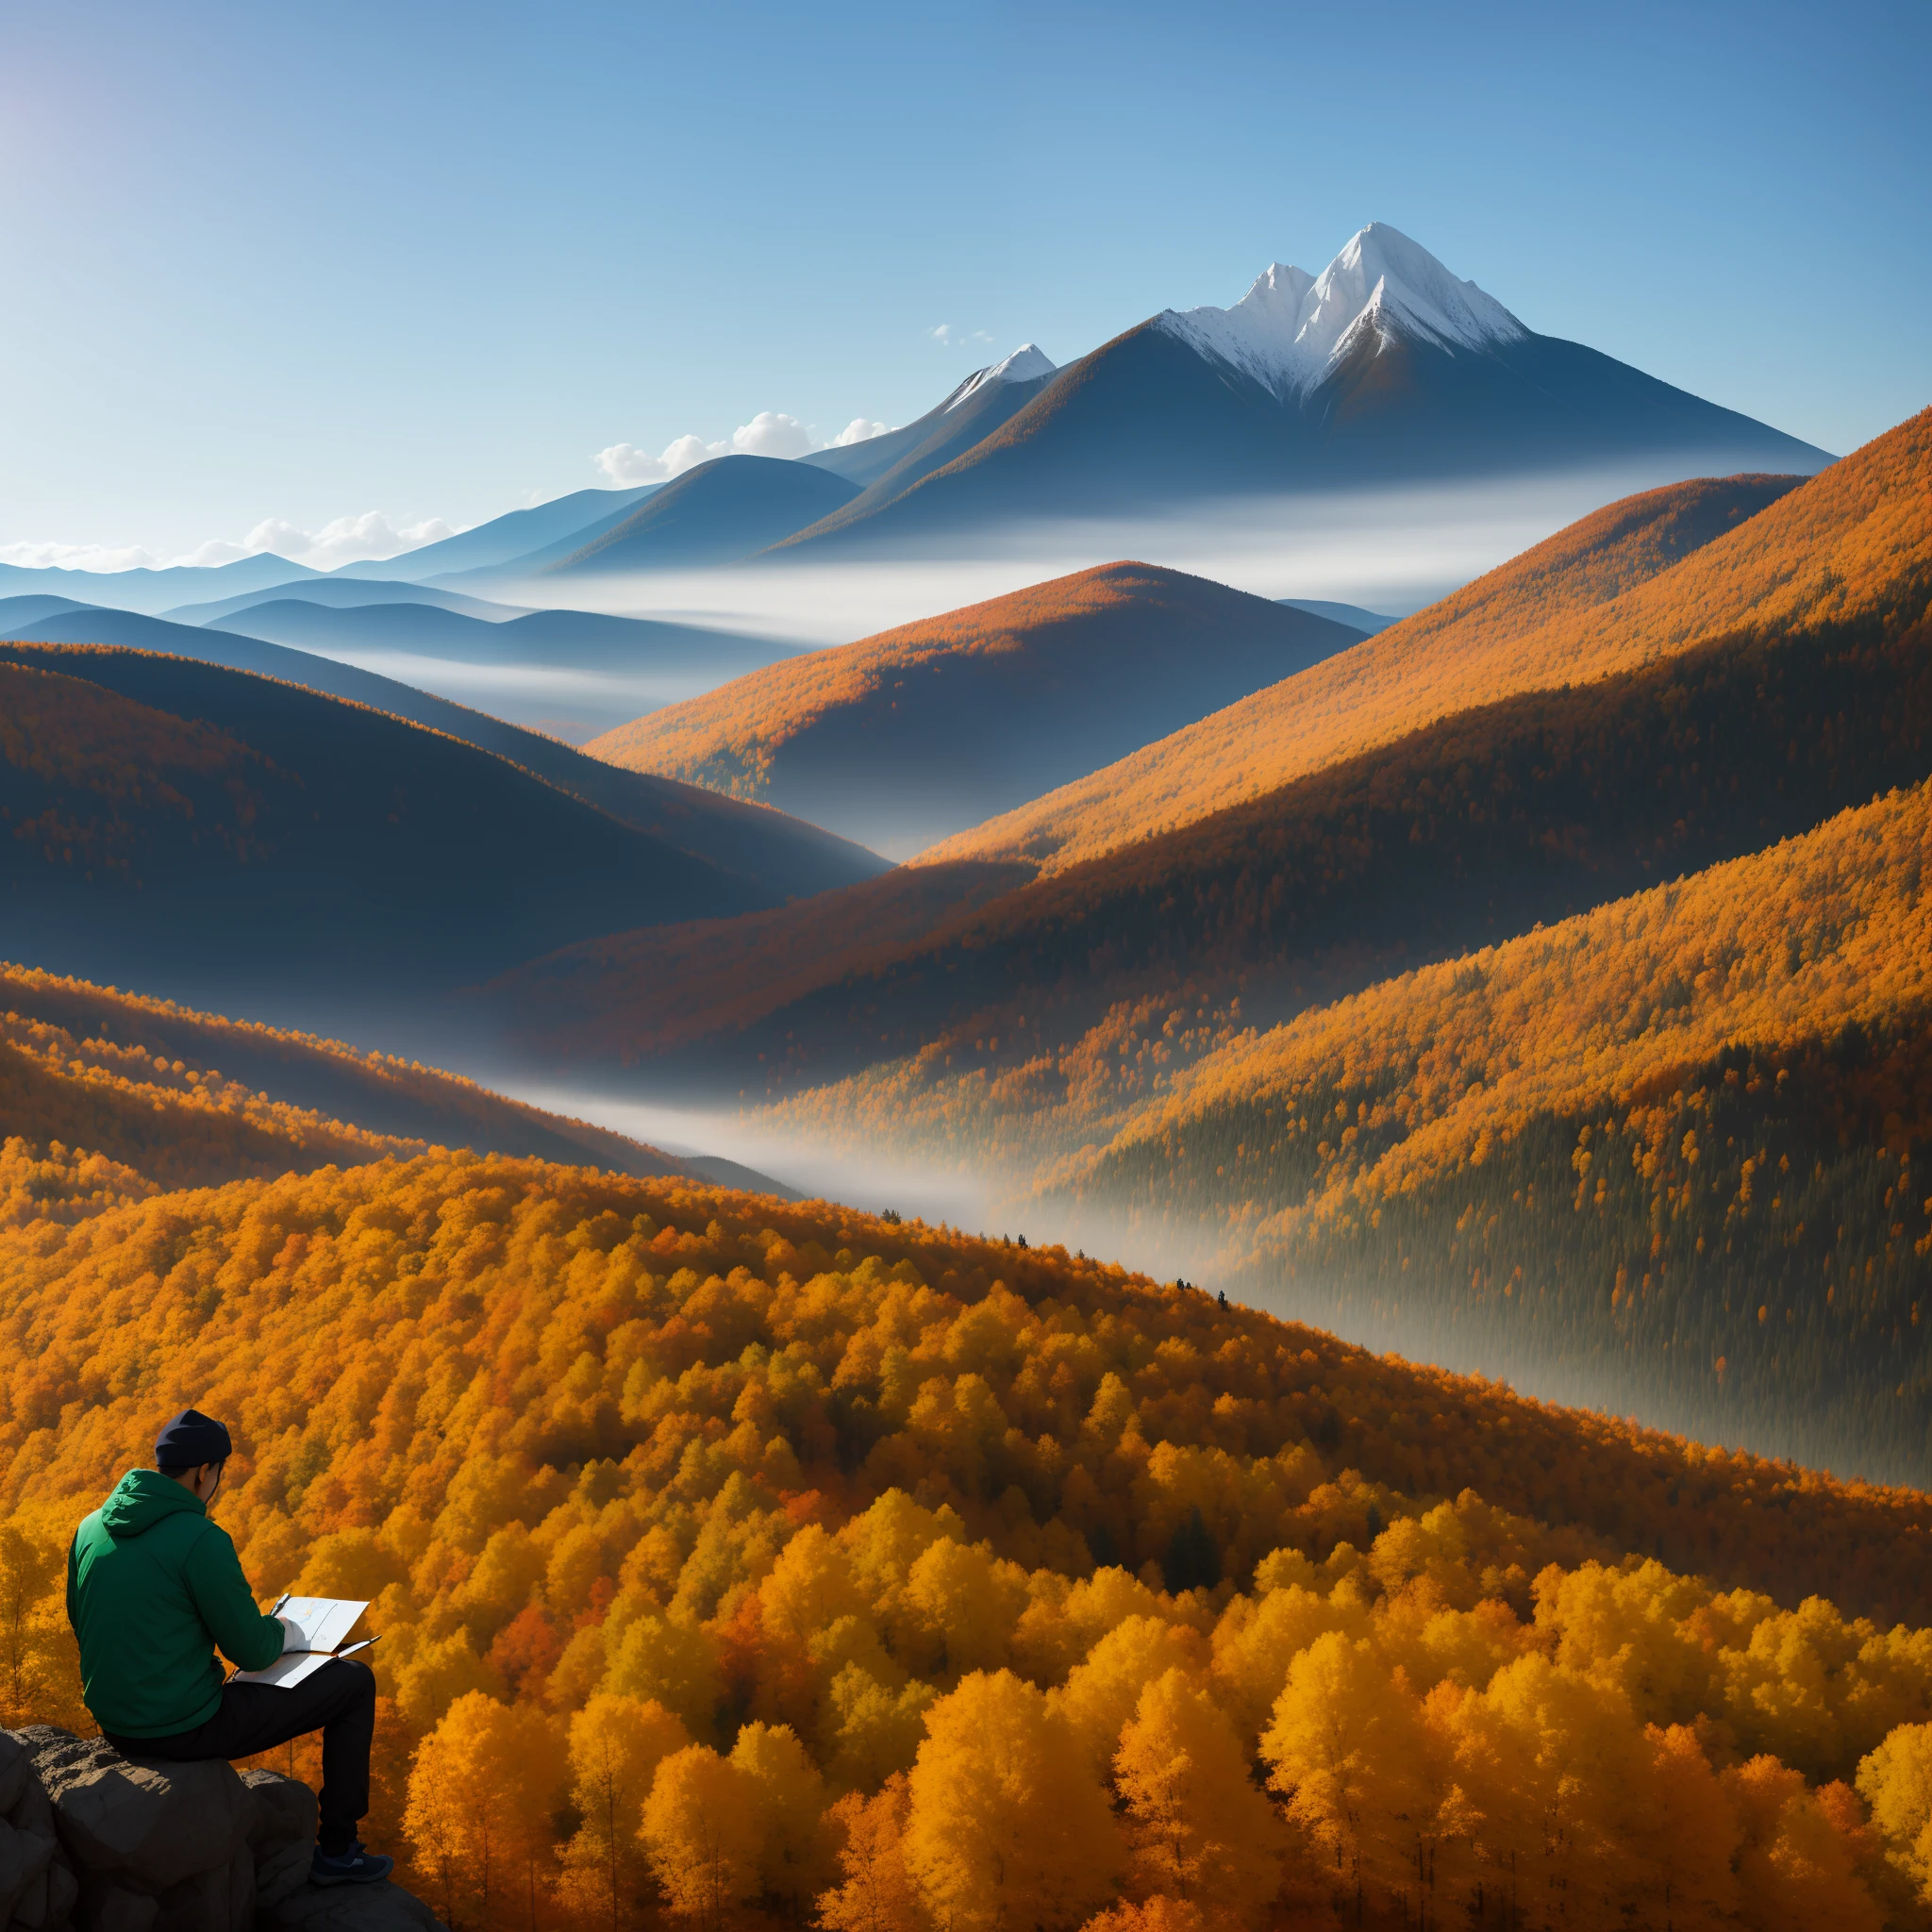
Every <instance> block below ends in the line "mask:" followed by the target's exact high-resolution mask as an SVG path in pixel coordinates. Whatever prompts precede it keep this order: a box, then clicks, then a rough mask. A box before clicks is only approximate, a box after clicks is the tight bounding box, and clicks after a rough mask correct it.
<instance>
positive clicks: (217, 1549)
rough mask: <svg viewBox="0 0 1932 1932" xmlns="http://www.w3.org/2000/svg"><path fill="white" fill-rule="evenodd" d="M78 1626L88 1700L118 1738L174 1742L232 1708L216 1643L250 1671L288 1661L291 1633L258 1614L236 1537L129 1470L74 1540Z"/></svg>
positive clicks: (154, 1477) (70, 1613) (70, 1578)
mask: <svg viewBox="0 0 1932 1932" xmlns="http://www.w3.org/2000/svg"><path fill="white" fill-rule="evenodd" d="M67 1621H68V1622H69V1623H70V1624H73V1625H74V1634H75V1638H76V1639H77V1640H78V1641H79V1643H80V1693H81V1695H82V1697H84V1698H85V1699H86V1700H87V1707H88V1709H89V1710H91V1711H92V1713H93V1716H94V1722H95V1723H96V1724H99V1725H100V1727H101V1728H102V1730H104V1731H106V1732H107V1733H108V1735H109V1736H110V1737H117V1738H171V1737H173V1736H174V1735H175V1733H176V1732H177V1731H192V1730H193V1729H194V1728H195V1726H196V1725H197V1724H206V1723H207V1722H208V1719H209V1718H211V1717H212V1716H214V1714H215V1712H216V1711H217V1710H219V1709H220V1708H221V1706H222V1679H223V1676H224V1672H223V1670H222V1667H221V1665H219V1664H218V1663H216V1661H215V1656H214V1652H215V1646H216V1645H217V1644H220V1645H221V1647H222V1650H223V1652H224V1653H225V1655H226V1656H227V1657H230V1658H231V1659H233V1661H234V1662H235V1663H236V1664H237V1665H239V1666H240V1667H241V1668H242V1670H244V1671H259V1670H264V1669H266V1668H267V1666H268V1665H270V1664H272V1663H274V1662H275V1658H276V1657H280V1656H281V1654H282V1641H283V1635H284V1633H283V1629H282V1625H281V1624H280V1622H279V1621H278V1620H277V1619H275V1618H274V1617H265V1616H263V1615H262V1613H261V1612H260V1611H259V1610H258V1608H257V1607H256V1606H255V1597H254V1594H253V1592H252V1591H250V1590H249V1588H248V1579H247V1578H246V1577H245V1576H243V1575H242V1559H241V1558H240V1557H237V1556H236V1554H235V1545H234V1543H233V1541H231V1540H230V1538H229V1536H228V1533H227V1531H226V1530H225V1529H222V1528H220V1527H219V1526H218V1525H217V1524H212V1523H210V1522H209V1521H208V1509H207V1507H206V1506H205V1505H204V1504H203V1503H202V1501H201V1499H200V1498H199V1497H198V1496H196V1495H195V1494H194V1492H193V1491H192V1490H188V1489H185V1488H183V1487H182V1485H181V1484H179V1483H177V1482H176V1481H175V1479H174V1477H173V1476H166V1475H163V1474H161V1473H160V1472H159V1471H158V1470H155V1469H130V1470H129V1471H128V1472H127V1474H125V1475H124V1476H123V1477H122V1478H121V1480H120V1482H119V1483H117V1484H116V1485H115V1487H114V1492H113V1494H112V1495H110V1496H109V1497H108V1500H107V1501H106V1502H105V1503H103V1504H102V1505H101V1507H99V1508H98V1509H96V1510H95V1511H94V1513H93V1514H92V1516H90V1517H89V1518H87V1520H86V1521H85V1522H84V1523H82V1524H81V1525H80V1527H79V1528H78V1529H77V1530H75V1533H74V1546H73V1548H72V1549H70V1550H69V1551H68V1553H67Z"/></svg>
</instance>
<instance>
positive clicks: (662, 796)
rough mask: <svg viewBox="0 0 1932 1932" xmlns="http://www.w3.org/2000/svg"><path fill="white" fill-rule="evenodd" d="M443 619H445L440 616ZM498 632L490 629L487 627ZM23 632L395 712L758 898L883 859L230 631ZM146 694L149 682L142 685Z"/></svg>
mask: <svg viewBox="0 0 1932 1932" xmlns="http://www.w3.org/2000/svg"><path fill="white" fill-rule="evenodd" d="M435 614H439V615H440V614H441V613H435ZM482 627H483V628H490V627H491V626H487V625H486V626H482ZM19 628H21V629H22V630H25V631H26V632H27V633H28V635H29V636H30V637H31V638H33V639H37V640H45V641H50V642H54V643H69V644H71V643H82V644H88V643H106V644H121V645H125V646H128V647H131V648H132V649H134V650H136V651H141V652H147V653H161V654H164V655H166V656H168V657H180V658H193V659H195V660H197V661H199V662H201V663H206V664H220V665H223V666H225V667H226V668H227V669H229V670H231V671H241V672H248V673H252V674H254V675H258V676H260V677H269V678H275V679H277V680H280V681H282V682H284V683H288V684H298V685H304V686H306V687H307V688H308V689H309V690H310V691H321V692H323V693H325V695H327V696H330V697H337V698H342V699H345V700H347V701H348V702H349V703H351V704H354V705H358V706H367V707H370V708H373V709H375V710H378V711H387V712H390V713H391V714H392V715H393V716H395V717H397V718H404V719H408V721H409V722H410V723H412V724H422V725H425V726H426V727H427V728H428V729H429V730H431V731H434V732H438V733H440V734H441V735H443V736H445V737H449V738H458V739H461V740H462V741H464V742H465V743H468V744H474V745H475V746H476V747H477V749H478V750H480V751H486V752H491V753H493V754H494V755H495V756H496V757H498V758H508V760H509V762H510V763H511V764H515V765H521V766H523V767H524V769H525V771H527V772H532V773H534V774H536V775H537V776H538V777H540V778H542V779H544V780H546V781H547V782H548V783H549V784H551V785H554V786H555V787H556V788H557V789H558V791H567V792H570V793H571V794H573V795H574V796H575V797H577V798H580V799H582V800H583V801H584V802H585V803H586V804H588V805H592V806H595V807H597V808H599V809H600V810H603V811H607V812H608V813H609V814H610V816H611V817H612V818H615V819H621V820H622V821H623V822H624V823H625V824H627V825H629V826H631V827H632V828H633V829H634V830H637V831H640V832H647V833H649V834H651V835H652V836H653V837H656V838H661V839H663V840H665V841H667V842H669V843H670V844H673V845H675V846H676V847H677V848H678V849H679V850H680V851H682V852H686V853H689V854H691V856H692V857H693V858H700V859H703V860H705V861H707V862H708V863H709V864H712V865H716V866H718V867H721V868H722V869H723V870H724V871H725V872H728V873H731V874H736V875H738V877H739V878H740V879H741V881H742V882H743V883H744V884H745V885H747V886H748V887H749V888H750V896H751V897H752V899H753V901H754V902H755V903H757V902H764V903H778V902H781V901H783V900H786V899H792V898H800V897H803V896H805V895H807V894H808V893H811V892H821V891H826V890H828V889H829V888H831V887H834V886H842V885H848V884H851V883H852V882H853V881H855V880H857V879H862V878H869V877H871V876H872V875H873V874H875V873H878V872H880V871H882V870H884V868H885V866H886V864H887V861H886V860H885V859H882V858H879V857H878V856H877V855H876V854H875V853H872V852H869V851H867V850H866V849H865V848H864V847H863V846H859V845H854V844H853V843H852V842H851V841H848V840H845V839H841V838H838V837H837V836H835V835H834V834H833V833H830V832H826V831H822V830H821V829H820V828H819V827H818V826H817V825H811V824H806V823H805V822H804V821H803V820H801V819H795V818H791V817H790V816H788V815H787V814H786V813H784V812H781V811H774V810H771V809H769V808H764V809H758V808H747V807H745V806H743V805H741V804H739V803H737V802H736V801H734V800H731V799H727V798H724V797H722V796H721V795H720V794H719V793H717V792H715V791H707V790H705V789H704V788H703V787H701V786H696V785H684V784H680V783H678V782H677V781H676V780H675V779H669V778H658V777H654V776H652V775H650V774H647V773H641V772H620V771H618V770H616V769H615V768H613V767H612V766H610V765H608V764H607V763H606V762H605V761H604V760H603V759H602V758H589V757H587V756H586V755H585V754H584V753H582V752H580V751H577V750H576V749H575V748H574V747H573V746H570V745H567V744H563V743H560V742H558V740H556V739H554V738H547V737H545V736H544V735H543V734H542V733H541V732H539V731H526V730H525V729H524V727H523V726H522V725H519V724H506V723H505V722H504V720H502V719H501V718H495V717H491V714H490V713H489V712H487V711H476V710H472V709H470V708H468V707H467V706H464V705H458V704H452V703H451V702H450V701H449V700H448V699H447V698H440V697H435V696H433V695H431V694H430V693H429V692H428V691H418V690H416V689H415V688H414V686H412V685H407V684H400V683H398V682H397V681H396V680H395V679H394V678H390V677H383V676H379V675H377V674H376V673H375V672H372V671H364V670H362V669H360V668H359V667H358V666H357V665H354V664H342V663H339V662H337V660H336V659H335V658H323V657H317V656H315V655H313V654H312V653H310V652H307V651H298V650H291V649H290V648H289V647H287V646H286V645H282V644H276V643H271V642H268V641H264V640H260V639H257V638H253V637H241V636H237V635H235V634H233V633H232V632H228V631H219V630H204V629H201V628H199V627H198V626H196V625H182V624H169V623H166V622H164V621H163V620H161V619H159V618H154V617H141V616H138V615H135V614H133V613H131V612H127V611H116V610H81V611H78V612H75V611H68V612H64V613H62V614H59V615H58V616H56V617H52V618H49V619H46V620H44V621H42V623H40V624H22V625H20V626H19ZM0 652H4V660H0V661H9V662H14V663H20V664H31V665H36V666H38V667H40V668H41V669H42V670H53V671H61V672H63V673H68V674H73V673H75V672H78V673H80V674H81V675H101V674H102V670H103V666H104V665H105V664H107V663H108V662H110V661H111V660H109V659H104V658H95V657H85V656H76V655H75V653H73V652H71V651H61V650H47V651H34V650H31V649H26V648H23V647H22V646H21V645H20V644H18V643H13V644H6V645H0ZM144 688H145V687H144Z"/></svg>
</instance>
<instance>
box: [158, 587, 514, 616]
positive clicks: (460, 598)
mask: <svg viewBox="0 0 1932 1932" xmlns="http://www.w3.org/2000/svg"><path fill="white" fill-rule="evenodd" d="M291 600H298V601H300V602H301V603H304V604H307V605H309V606H310V607H312V608H317V609H328V610H353V609H357V608H359V607H361V606H362V605H365V604H388V605H395V604H420V605H422V606H424V607H425V608H429V609H435V610H449V611H457V612H459V613H460V614H461V615H463V616H465V617H471V618H477V619H480V620H482V621H484V622H500V621H501V620H503V619H505V618H508V617H520V616H522V615H523V614H524V613H523V610H522V608H520V607H519V606H517V605H513V604H492V603H491V602H490V601H489V599H487V598H484V597H470V596H466V595H464V593H463V592H462V591H441V590H438V589H437V588H436V586H435V585H433V584H412V583H408V582H405V581H404V580H402V579H400V578H388V577H336V576H328V577H310V578H307V579H305V580H304V581H302V582H300V583H294V584H271V585H269V586H268V587H267V588H266V589H264V590H258V591H238V592H237V593H236V594H235V595H234V596H232V597H221V598H217V599H216V600H215V601H214V602H213V603H210V604H184V605H182V606H181V607H180V608H178V609H174V610H165V611H163V612H162V613H161V615H162V616H164V617H165V618H167V619H168V620H169V622H170V623H173V624H199V625H226V626H227V627H228V628H230V629H232V628H234V627H235V626H234V625H232V623H230V620H231V619H233V618H236V617H239V616H241V615H242V613H243V612H246V611H250V610H256V609H258V608H261V607H262V606H263V605H267V604H277V603H287V602H290V601H291Z"/></svg>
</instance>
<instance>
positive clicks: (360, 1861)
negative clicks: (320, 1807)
mask: <svg viewBox="0 0 1932 1932" xmlns="http://www.w3.org/2000/svg"><path fill="white" fill-rule="evenodd" d="M395 1869H396V1861H395V1860H394V1859H393V1858H385V1857H383V1855H382V1854H381V1853H380V1852H365V1851H364V1850H363V1849H362V1841H361V1840H359V1839H358V1840H356V1842H355V1843H354V1844H352V1845H351V1846H350V1847H349V1849H348V1850H347V1851H346V1852H335V1853H329V1852H325V1851H324V1850H323V1848H322V1847H321V1846H320V1845H317V1846H316V1848H315V1857H314V1858H313V1860H312V1861H311V1862H310V1864H309V1867H308V1882H309V1884H311V1885H374V1884H375V1882H376V1880H377V1879H379V1878H387V1877H388V1876H389V1874H391V1872H393V1871H394V1870H395Z"/></svg>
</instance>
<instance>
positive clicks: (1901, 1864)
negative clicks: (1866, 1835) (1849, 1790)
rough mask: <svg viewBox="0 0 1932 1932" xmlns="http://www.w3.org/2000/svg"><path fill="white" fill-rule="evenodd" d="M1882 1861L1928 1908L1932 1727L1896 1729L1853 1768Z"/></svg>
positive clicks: (1931, 1895)
mask: <svg viewBox="0 0 1932 1932" xmlns="http://www.w3.org/2000/svg"><path fill="white" fill-rule="evenodd" d="M1857 1785H1858V1795H1859V1796H1860V1797H1862V1798H1863V1799H1864V1801H1865V1802H1866V1804H1868V1805H1869V1806H1871V1807H1872V1823H1873V1824H1874V1827H1875V1828H1876V1830H1877V1832H1878V1836H1879V1839H1880V1841H1881V1842H1882V1843H1883V1844H1884V1846H1885V1856H1886V1859H1887V1861H1888V1862H1889V1863H1890V1864H1891V1865H1893V1866H1894V1867H1896V1868H1897V1870H1899V1871H1900V1872H1902V1873H1904V1874H1905V1875H1906V1876H1907V1878H1908V1879H1910V1881H1911V1882H1912V1884H1913V1885H1914V1886H1915V1887H1916V1888H1917V1889H1918V1892H1919V1896H1920V1898H1921V1899H1923V1900H1924V1902H1925V1903H1926V1904H1927V1905H1932V1724H1900V1725H1899V1727H1898V1728H1897V1729H1896V1730H1895V1731H1893V1732H1891V1734H1890V1736H1889V1737H1887V1739H1886V1740H1885V1741H1884V1742H1883V1743H1882V1744H1880V1745H1879V1747H1878V1748H1877V1750H1875V1751H1874V1752H1873V1753H1872V1754H1871V1755H1870V1756H1869V1757H1866V1758H1865V1759H1864V1760H1863V1761H1862V1762H1861V1763H1860V1764H1859V1766H1858V1776H1857Z"/></svg>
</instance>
